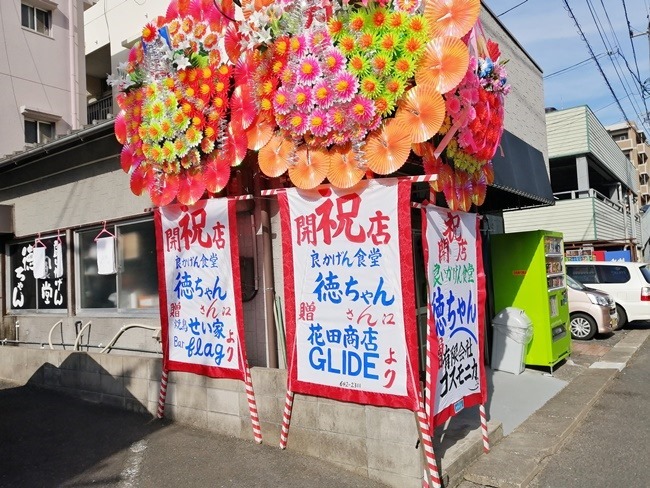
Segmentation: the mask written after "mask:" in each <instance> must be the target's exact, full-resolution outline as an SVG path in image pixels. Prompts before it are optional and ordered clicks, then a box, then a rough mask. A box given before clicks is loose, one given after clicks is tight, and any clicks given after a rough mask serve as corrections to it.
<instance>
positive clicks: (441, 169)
mask: <svg viewBox="0 0 650 488" xmlns="http://www.w3.org/2000/svg"><path fill="white" fill-rule="evenodd" d="M434 164H435V163H434ZM436 173H437V174H438V179H437V180H436V181H432V182H430V183H429V185H430V186H431V189H432V190H433V191H438V192H440V191H442V192H445V195H446V194H447V192H448V191H449V189H450V188H453V184H452V183H453V181H454V169H453V168H452V167H451V166H449V165H448V164H445V163H442V162H439V163H438V166H437V171H436Z"/></svg>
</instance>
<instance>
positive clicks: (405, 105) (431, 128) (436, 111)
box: [395, 85, 445, 142]
mask: <svg viewBox="0 0 650 488" xmlns="http://www.w3.org/2000/svg"><path fill="white" fill-rule="evenodd" d="M444 119H445V101H444V100H443V98H442V95H441V94H440V93H438V92H437V91H436V90H435V89H434V88H433V86H431V85H416V86H415V87H414V88H411V89H410V90H409V91H408V92H406V95H404V96H403V97H402V99H401V100H400V102H399V104H398V108H397V112H396V113H395V122H397V123H400V124H404V125H405V126H406V127H408V129H409V131H410V132H411V141H412V142H424V141H426V140H428V139H431V138H432V137H433V136H434V135H435V134H436V133H437V132H438V130H439V129H440V126H441V125H442V122H443V120H444Z"/></svg>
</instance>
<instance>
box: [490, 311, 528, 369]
mask: <svg viewBox="0 0 650 488" xmlns="http://www.w3.org/2000/svg"><path fill="white" fill-rule="evenodd" d="M492 330H493V334H492V362H491V366H492V369H496V370H499V371H507V372H508V373H513V374H521V373H522V372H523V370H524V368H525V362H524V359H525V357H526V346H527V344H528V343H529V342H530V341H531V339H532V338H533V323H532V321H531V320H530V317H528V315H526V312H524V311H523V310H521V309H520V308H515V307H506V308H504V309H503V310H501V311H500V312H499V313H498V314H497V315H496V316H495V317H494V319H493V320H492Z"/></svg>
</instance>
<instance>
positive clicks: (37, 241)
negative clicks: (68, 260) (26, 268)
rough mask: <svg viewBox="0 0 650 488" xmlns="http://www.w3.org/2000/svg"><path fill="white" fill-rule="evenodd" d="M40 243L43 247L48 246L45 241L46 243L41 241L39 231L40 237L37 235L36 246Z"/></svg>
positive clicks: (39, 234)
mask: <svg viewBox="0 0 650 488" xmlns="http://www.w3.org/2000/svg"><path fill="white" fill-rule="evenodd" d="M39 244H40V245H41V246H43V247H47V246H46V245H45V243H44V242H43V241H41V233H40V232H39V233H38V237H37V238H36V240H35V241H34V247H38V245H39Z"/></svg>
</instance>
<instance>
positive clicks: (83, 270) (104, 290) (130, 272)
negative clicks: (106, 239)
mask: <svg viewBox="0 0 650 488" xmlns="http://www.w3.org/2000/svg"><path fill="white" fill-rule="evenodd" d="M101 231H102V228H93V229H88V230H84V231H80V232H77V235H76V237H77V248H78V260H77V272H78V280H77V283H78V284H77V295H78V297H79V298H78V308H79V309H80V310H94V309H101V310H106V311H109V310H115V311H117V310H120V311H122V310H131V311H144V312H147V311H149V312H153V311H157V310H158V271H157V264H156V239H155V234H154V224H153V221H152V220H146V221H139V222H131V223H124V224H116V225H111V226H107V227H106V231H107V232H108V233H110V234H112V235H114V236H115V237H116V241H115V242H116V247H115V260H116V267H115V272H114V273H111V274H100V273H99V270H98V265H97V241H96V240H95V238H96V237H98V235H99V233H100V232H101ZM105 235H108V234H105Z"/></svg>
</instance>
